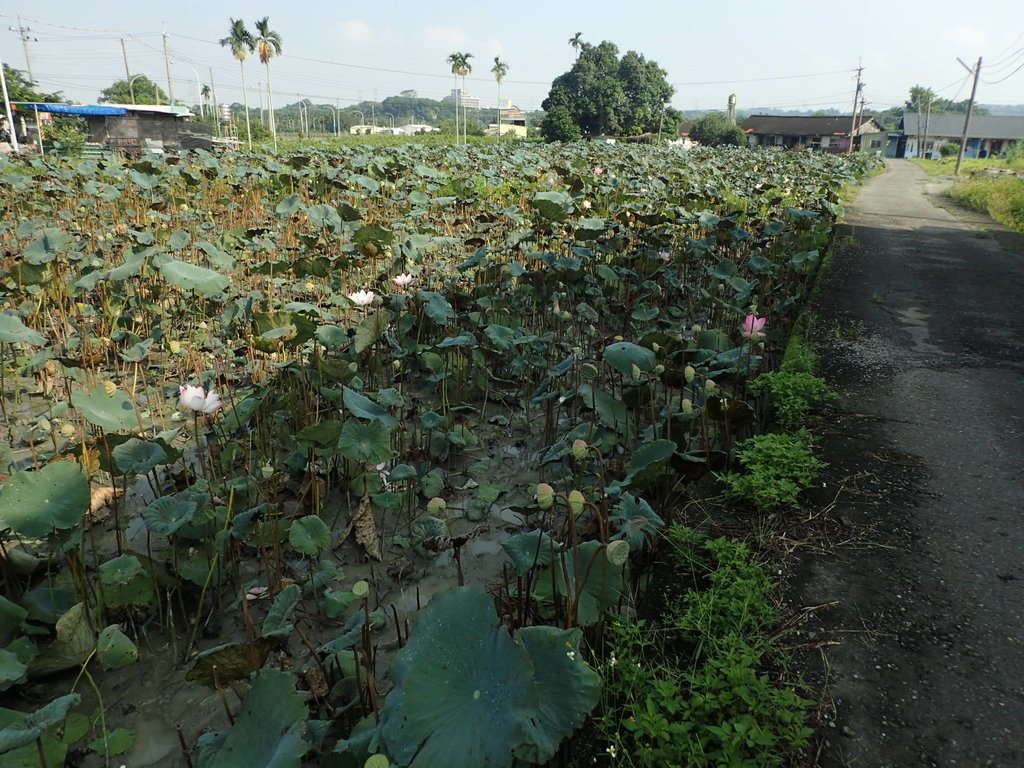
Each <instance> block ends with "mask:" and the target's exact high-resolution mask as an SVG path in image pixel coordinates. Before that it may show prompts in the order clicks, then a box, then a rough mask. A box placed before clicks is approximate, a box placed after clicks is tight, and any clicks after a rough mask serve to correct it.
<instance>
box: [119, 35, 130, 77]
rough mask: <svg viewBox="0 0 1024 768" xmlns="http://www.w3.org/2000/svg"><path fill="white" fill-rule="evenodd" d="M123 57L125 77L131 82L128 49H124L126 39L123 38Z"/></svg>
mask: <svg viewBox="0 0 1024 768" xmlns="http://www.w3.org/2000/svg"><path fill="white" fill-rule="evenodd" d="M121 57H122V58H123V59H124V76H125V77H126V78H128V82H131V79H132V71H131V70H130V69H128V49H127V48H125V47H124V38H123V37H122V38H121Z"/></svg>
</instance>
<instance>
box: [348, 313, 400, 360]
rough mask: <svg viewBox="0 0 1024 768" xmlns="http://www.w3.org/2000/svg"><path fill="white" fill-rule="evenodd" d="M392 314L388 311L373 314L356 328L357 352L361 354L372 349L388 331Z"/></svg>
mask: <svg viewBox="0 0 1024 768" xmlns="http://www.w3.org/2000/svg"><path fill="white" fill-rule="evenodd" d="M390 323H391V313H390V312H388V311H387V310H386V309H381V310H379V311H377V312H371V313H370V314H368V315H367V316H366V317H364V318H363V320H362V321H361V322H360V323H359V325H358V326H356V335H355V342H354V344H355V350H356V353H357V354H359V353H361V352H364V351H365V350H367V349H369V348H370V347H372V346H373V345H374V344H375V343H376V342H377V341H378V340H379V339H380V338H381V337H382V336H383V335H384V332H385V331H386V330H387V329H388V325H389V324H390Z"/></svg>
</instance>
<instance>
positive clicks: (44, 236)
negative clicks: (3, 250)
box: [24, 227, 72, 265]
mask: <svg viewBox="0 0 1024 768" xmlns="http://www.w3.org/2000/svg"><path fill="white" fill-rule="evenodd" d="M71 242H72V240H71V238H70V237H68V236H67V235H66V234H64V233H63V232H61V231H60V230H59V229H57V228H56V227H47V228H46V229H44V230H42V231H41V232H40V233H39V234H38V235H36V238H35V240H33V241H32V242H31V243H29V245H28V248H26V249H25V254H24V256H25V261H27V262H28V263H29V264H35V265H39V264H46V263H47V262H50V261H53V260H54V259H55V258H56V256H57V254H58V253H60V252H61V251H63V250H64V249H66V248H67V247H68V246H69V245H71Z"/></svg>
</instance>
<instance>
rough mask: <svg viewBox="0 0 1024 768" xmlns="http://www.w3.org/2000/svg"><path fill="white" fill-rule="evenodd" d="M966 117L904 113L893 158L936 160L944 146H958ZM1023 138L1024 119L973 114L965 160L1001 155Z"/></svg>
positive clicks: (946, 114) (952, 113) (955, 113)
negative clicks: (928, 158) (952, 143)
mask: <svg viewBox="0 0 1024 768" xmlns="http://www.w3.org/2000/svg"><path fill="white" fill-rule="evenodd" d="M965 118H966V115H964V114H963V113H959V112H947V113H943V114H934V113H933V114H920V113H917V112H905V113H904V114H903V119H902V120H900V126H899V127H900V134H901V138H900V142H899V144H898V146H897V148H896V150H895V152H894V154H893V155H892V156H893V157H939V151H940V149H941V148H942V145H943V144H948V143H951V142H955V143H957V144H959V143H960V140H961V139H962V138H963V135H964V120H965ZM1022 139H1024V117H1015V116H1006V115H972V116H971V125H970V130H969V133H968V136H967V144H966V146H965V147H964V157H991V156H993V155H996V156H998V155H1001V154H1003V153H1004V152H1006V150H1007V149H1009V148H1010V145H1011V144H1013V143H1014V142H1017V141H1021V140H1022Z"/></svg>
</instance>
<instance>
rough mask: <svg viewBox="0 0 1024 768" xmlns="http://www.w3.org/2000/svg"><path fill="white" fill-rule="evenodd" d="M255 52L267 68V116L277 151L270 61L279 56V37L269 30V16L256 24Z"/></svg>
mask: <svg viewBox="0 0 1024 768" xmlns="http://www.w3.org/2000/svg"><path fill="white" fill-rule="evenodd" d="M256 52H257V53H258V54H259V57H260V61H261V62H262V63H263V64H264V66H266V68H267V115H268V116H269V117H270V133H271V135H272V136H273V137H274V149H277V122H276V121H275V120H274V88H273V86H272V85H271V84H270V60H271V59H272V58H274V57H275V56H280V55H281V35H279V34H278V33H277V32H275V31H274V30H272V29H271V28H270V17H269V16H264V17H263V18H262V19H260V20H259V21H257V22H256Z"/></svg>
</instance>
